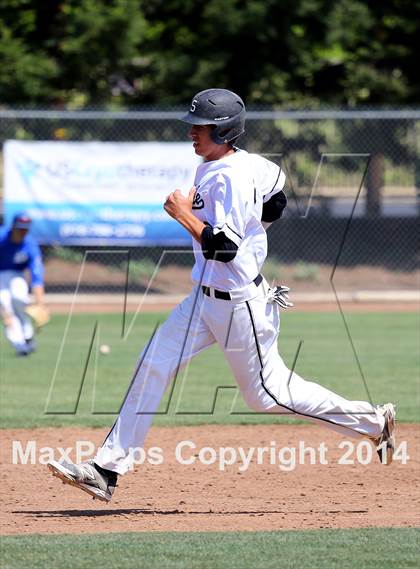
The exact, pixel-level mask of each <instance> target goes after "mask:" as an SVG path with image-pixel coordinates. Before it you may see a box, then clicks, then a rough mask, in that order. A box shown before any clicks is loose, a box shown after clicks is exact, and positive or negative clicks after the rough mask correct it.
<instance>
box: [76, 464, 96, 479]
mask: <svg viewBox="0 0 420 569" xmlns="http://www.w3.org/2000/svg"><path fill="white" fill-rule="evenodd" d="M78 468H79V470H80V471H81V474H82V476H83V477H86V478H88V479H89V480H95V475H94V474H93V466H92V465H91V464H90V463H89V462H87V463H82V464H78Z"/></svg>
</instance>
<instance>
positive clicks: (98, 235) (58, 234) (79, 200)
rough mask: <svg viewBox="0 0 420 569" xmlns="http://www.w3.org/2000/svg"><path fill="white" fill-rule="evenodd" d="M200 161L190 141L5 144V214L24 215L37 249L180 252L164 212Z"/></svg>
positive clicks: (178, 234) (176, 231)
mask: <svg viewBox="0 0 420 569" xmlns="http://www.w3.org/2000/svg"><path fill="white" fill-rule="evenodd" d="M199 163H200V158H199V157H198V156H197V155H195V154H194V151H193V149H192V146H191V144H190V143H188V142H186V143H185V142H139V143H131V142H130V143H114V142H62V141H53V142H29V141H17V140H9V141H7V142H6V143H5V145H4V168H5V171H4V213H5V221H6V223H10V221H11V219H12V218H13V216H14V214H15V213H17V212H20V211H25V212H27V213H28V214H29V215H30V216H31V217H32V219H33V228H32V234H33V235H34V237H35V238H37V239H38V241H39V242H40V243H42V244H62V245H185V244H188V243H190V241H191V238H190V237H189V235H188V233H187V232H186V231H185V230H184V229H183V228H182V227H181V226H180V225H179V224H178V223H177V222H176V221H174V220H173V219H171V218H170V217H169V216H168V214H167V213H166V212H165V210H164V209H163V203H164V201H165V198H166V196H167V195H168V194H169V193H170V192H171V191H173V190H175V189H176V188H180V189H181V190H182V191H183V192H184V193H185V194H186V193H187V192H188V190H189V189H190V187H191V186H192V184H193V181H194V173H195V169H196V167H197V165H198V164H199Z"/></svg>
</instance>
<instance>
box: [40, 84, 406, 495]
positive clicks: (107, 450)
mask: <svg viewBox="0 0 420 569" xmlns="http://www.w3.org/2000/svg"><path fill="white" fill-rule="evenodd" d="M181 120H183V121H185V122H187V123H189V124H190V125H191V127H190V131H189V137H190V138H191V140H192V143H193V147H194V150H195V152H196V154H198V155H199V156H201V157H203V159H204V161H203V163H202V164H200V165H199V166H198V168H197V172H196V176H195V182H194V186H193V188H192V189H191V190H190V192H189V194H188V196H184V195H183V194H182V192H181V191H180V190H175V191H174V192H173V193H171V194H169V195H168V197H167V199H166V202H165V204H164V208H165V210H166V212H167V213H168V214H169V215H170V216H171V217H173V218H174V219H175V220H176V221H177V222H178V223H180V224H181V225H182V226H183V227H184V228H185V229H186V230H187V231H188V232H189V233H190V234H191V236H192V242H193V249H194V255H195V265H194V267H193V270H192V279H193V281H194V287H193V290H192V292H191V294H190V295H189V296H188V297H187V298H186V299H185V300H184V301H183V302H182V303H181V304H180V305H178V306H177V307H176V308H175V309H174V310H173V312H172V313H171V314H170V316H169V318H168V319H167V321H166V322H165V323H164V324H163V325H162V326H161V327H160V328H159V329H158V330H157V332H156V333H155V334H154V336H153V338H152V340H151V341H150V342H149V344H148V345H147V347H146V348H145V349H144V350H143V352H142V354H141V356H140V359H139V362H138V365H137V369H136V372H135V374H134V377H133V380H132V383H131V385H130V388H129V391H128V392H127V395H126V398H125V401H124V403H123V406H122V408H121V412H120V414H119V416H118V418H117V420H116V422H115V424H114V426H113V427H112V429H111V431H110V432H109V434H108V436H107V437H106V439H105V441H104V443H103V445H102V446H101V447H100V448H99V450H98V452H97V454H96V456H95V458H94V459H93V460H90V461H88V462H85V463H81V464H71V463H66V462H62V463H58V462H54V461H53V462H51V463H50V464H49V468H50V470H51V471H52V472H53V474H54V475H55V476H57V477H59V478H61V479H62V480H63V481H64V482H66V483H68V484H72V485H74V486H76V487H77V488H79V489H81V490H84V491H86V492H88V493H89V494H91V495H92V496H94V497H96V498H99V499H100V500H103V501H109V500H110V499H111V497H112V494H113V492H114V489H115V486H116V482H117V478H118V476H120V475H123V474H125V473H126V472H127V471H128V470H129V468H130V467H131V466H132V465H133V462H134V457H133V452H132V450H133V449H134V448H138V447H142V446H143V444H144V440H145V437H146V434H147V432H148V430H149V427H150V425H151V422H152V418H153V413H155V412H156V410H157V408H158V406H159V403H160V401H161V399H162V396H163V394H164V392H165V390H166V388H167V387H168V385H169V384H170V382H171V380H172V379H173V378H174V376H175V375H176V373H177V372H178V370H179V369H182V367H183V366H185V365H186V364H187V363H188V362H189V361H190V359H191V358H192V357H194V356H195V355H196V354H198V353H199V352H201V351H202V350H205V349H206V348H208V347H209V346H211V345H212V344H214V343H215V342H217V343H218V344H219V346H220V348H221V349H222V350H223V352H224V355H225V357H226V359H227V361H228V363H229V365H230V367H231V369H232V372H233V374H234V376H235V379H236V382H237V384H238V386H239V389H240V391H241V393H242V396H243V397H244V399H245V401H246V402H247V404H248V405H249V407H250V408H251V409H253V410H255V411H258V412H267V413H290V414H293V415H295V416H297V417H303V418H305V419H308V420H310V421H313V422H315V423H318V424H322V425H324V426H326V427H329V428H331V429H333V430H335V431H337V432H339V433H341V434H343V435H346V436H352V437H367V438H369V439H371V440H372V441H374V443H375V444H376V445H377V446H378V447H380V448H381V449H382V450H383V451H384V452H383V457H384V459H385V461H386V462H387V463H388V464H389V463H390V462H391V461H392V456H393V451H394V447H395V442H394V424H395V409H394V406H393V405H392V404H391V403H387V404H385V405H372V404H370V403H368V402H366V401H348V400H346V399H344V398H343V397H341V396H340V395H337V394H336V393H333V392H332V391H330V390H328V389H326V388H324V387H322V386H320V385H318V384H316V383H313V382H311V381H307V380H305V379H303V378H302V377H300V376H299V375H298V374H297V373H296V372H295V371H291V370H290V369H288V367H287V366H286V364H285V363H284V361H283V359H282V358H281V356H280V355H279V353H278V345H277V340H278V335H279V326H280V317H279V307H280V306H282V307H284V308H287V307H288V306H290V305H291V303H290V302H289V301H288V296H287V290H288V289H287V287H277V288H276V289H271V288H270V286H269V285H268V283H267V282H266V281H265V279H264V278H263V277H262V275H261V273H260V271H261V269H262V266H263V263H264V260H265V258H266V255H267V235H266V229H267V227H268V226H269V225H270V224H271V223H272V222H274V221H276V220H278V219H280V217H281V215H282V212H283V210H284V208H285V206H286V203H287V199H286V195H285V193H284V185H285V174H284V172H283V171H282V170H281V169H280V168H279V166H277V165H276V164H274V163H273V162H271V161H269V160H266V159H265V158H263V157H261V156H258V155H255V154H249V153H248V152H246V151H245V150H241V149H239V148H237V147H236V146H235V143H236V140H237V138H238V137H239V136H240V135H241V134H242V133H243V132H244V126H245V106H244V103H243V101H242V99H241V98H240V97H239V96H238V95H236V94H235V93H233V92H231V91H228V90H225V89H208V90H206V91H201V92H200V93H197V95H195V96H194V98H193V100H192V102H191V106H190V109H189V112H188V113H187V114H186V115H185V116H184V117H183V118H182V119H181Z"/></svg>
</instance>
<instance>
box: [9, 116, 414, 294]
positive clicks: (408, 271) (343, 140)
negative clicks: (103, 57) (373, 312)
mask: <svg viewBox="0 0 420 569" xmlns="http://www.w3.org/2000/svg"><path fill="white" fill-rule="evenodd" d="M183 111H184V109H179V110H178V109H176V110H174V109H172V110H169V111H162V110H159V109H148V110H143V111H129V112H105V111H93V110H92V111H55V110H54V111H53V110H50V111H37V110H0V142H1V145H3V143H4V141H6V140H10V139H15V140H16V139H17V140H70V141H121V142H134V141H135V142H144V141H185V140H186V137H187V127H186V125H185V124H184V123H182V122H180V121H178V120H177V119H178V117H179V116H180V114H181V113H182V112H183ZM239 146H240V147H241V148H244V149H246V150H248V151H249V152H257V153H260V154H263V155H266V156H267V157H268V158H270V159H271V160H273V161H275V162H277V163H278V164H280V165H281V166H282V168H283V169H284V170H285V172H286V174H287V185H286V190H287V194H288V198H289V206H288V208H287V210H286V212H285V214H284V217H283V219H282V220H281V221H280V222H277V223H275V224H273V226H272V227H271V228H270V229H269V231H268V239H269V256H268V259H267V262H266V265H265V274H266V276H267V278H269V279H276V280H282V281H284V282H287V283H288V284H291V285H292V286H293V287H294V288H295V289H296V288H297V289H298V290H299V289H302V290H321V289H323V288H324V289H325V288H328V289H330V282H329V281H330V279H331V277H332V276H334V279H335V282H336V283H339V286H340V287H342V288H343V289H354V288H357V289H388V290H390V289H392V290H394V289H415V288H417V286H418V280H417V278H418V277H417V268H418V221H419V220H418V218H419V215H420V111H416V110H392V111H391V110H389V111H385V110H383V111H372V110H357V111H299V112H296V111H293V112H292V111H290V112H286V111H284V112H283V111H250V112H248V114H247V131H246V134H245V135H244V136H243V137H242V138H241V139H240V144H239ZM0 168H1V172H0V177H1V182H2V179H3V160H1V165H0ZM0 187H2V183H1V184H0ZM172 190H173V188H168V192H169V191H172ZM0 203H2V201H0ZM43 254H44V258H45V261H46V267H47V272H46V278H47V280H46V288H47V291H50V292H60V291H62V292H72V291H74V289H75V286H76V284H77V283H78V281H79V280H80V282H79V290H80V291H86V292H116V291H121V290H124V287H126V286H127V282H128V286H129V287H130V290H132V291H139V292H141V291H144V290H145V289H146V287H147V286H148V284H149V285H150V279H152V283H151V291H152V292H168V291H170V292H171V293H178V292H185V291H186V290H188V288H189V286H190V283H189V270H190V268H191V266H192V264H193V258H192V254H191V252H190V251H189V250H188V249H187V248H186V249H182V250H180V249H179V248H177V249H175V248H166V249H164V248H162V247H132V248H124V249H121V248H118V249H110V248H109V247H106V248H101V247H94V248H93V247H89V248H88V251H86V249H85V248H83V247H67V248H63V247H59V248H58V247H43ZM82 266H83V274H81V272H80V269H81V267H82ZM127 279H128V280H127Z"/></svg>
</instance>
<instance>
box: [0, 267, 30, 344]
mask: <svg viewBox="0 0 420 569" xmlns="http://www.w3.org/2000/svg"><path fill="white" fill-rule="evenodd" d="M28 304H29V287H28V283H27V282H26V280H25V278H24V276H23V274H22V273H19V272H17V271H0V311H1V316H2V320H3V325H4V329H5V334H6V338H7V339H8V340H9V342H10V343H11V344H12V346H13V347H14V348H15V349H16V351H18V352H20V351H23V350H25V349H26V340H30V339H31V338H32V336H33V335H34V328H33V326H32V322H31V319H30V318H29V316H28V315H27V314H26V312H25V309H26V307H27V306H28Z"/></svg>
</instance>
